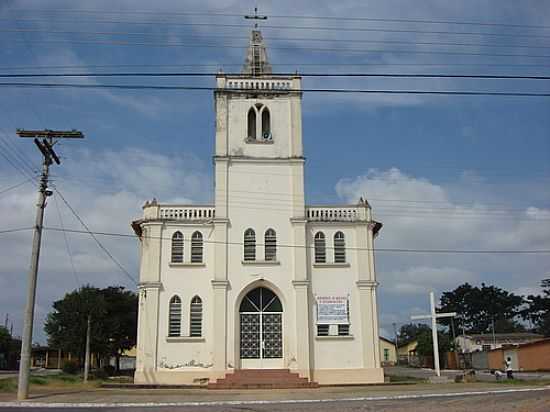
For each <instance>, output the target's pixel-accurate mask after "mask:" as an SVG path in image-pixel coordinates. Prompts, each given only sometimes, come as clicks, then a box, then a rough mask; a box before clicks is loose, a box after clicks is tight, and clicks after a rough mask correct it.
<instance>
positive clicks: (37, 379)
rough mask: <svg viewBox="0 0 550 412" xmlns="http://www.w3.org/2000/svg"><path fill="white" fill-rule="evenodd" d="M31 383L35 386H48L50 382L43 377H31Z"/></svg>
mask: <svg viewBox="0 0 550 412" xmlns="http://www.w3.org/2000/svg"><path fill="white" fill-rule="evenodd" d="M29 382H30V383H32V384H33V385H47V384H48V380H47V379H46V378H43V377H41V376H31V377H30V378H29Z"/></svg>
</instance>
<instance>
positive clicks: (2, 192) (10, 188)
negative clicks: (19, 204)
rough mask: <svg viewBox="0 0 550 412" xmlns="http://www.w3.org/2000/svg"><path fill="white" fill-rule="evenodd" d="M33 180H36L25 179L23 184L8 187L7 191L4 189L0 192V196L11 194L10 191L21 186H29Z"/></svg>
mask: <svg viewBox="0 0 550 412" xmlns="http://www.w3.org/2000/svg"><path fill="white" fill-rule="evenodd" d="M33 180H34V179H33V178H29V179H25V180H23V181H22V182H19V183H17V184H16V185H13V186H10V187H7V188H5V189H2V190H0V195H1V194H4V193H6V192H9V191H10V190H14V189H17V188H18V187H21V186H23V185H25V184H27V183H29V182H31V181H33Z"/></svg>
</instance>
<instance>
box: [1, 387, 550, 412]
mask: <svg viewBox="0 0 550 412" xmlns="http://www.w3.org/2000/svg"><path fill="white" fill-rule="evenodd" d="M52 406H53V405H52ZM52 410H62V411H67V412H76V411H78V412H84V411H98V410H101V411H126V410H128V411H129V410H131V411H143V412H148V411H154V412H160V411H182V412H188V411H197V412H221V411H223V412H233V411H235V412H237V411H238V412H243V411H247V412H265V411H273V412H279V411H280V412H282V411H292V412H302V411H303V412H313V411H315V412H335V411H338V412H348V411H350V412H351V411H354V412H355V411H376V412H380V411H382V412H383V411H405V412H409V411H410V412H412V411H423V412H431V411H445V412H459V411H480V412H485V411H495V412H496V411H498V412H511V411H514V412H517V411H526V412H527V411H528V412H547V411H549V410H550V391H541V392H515V393H506V394H491V395H469V396H458V397H433V398H428V399H403V400H378V401H377V400H367V401H364V400H363V401H345V400H339V401H328V402H327V401H324V402H310V403H287V402H284V403H274V402H270V403H266V404H251V403H241V404H236V405H227V404H221V405H210V406H200V405H188V406H176V405H166V406H159V407H155V406H135V407H132V406H122V407H114V406H106V407H101V408H98V407H93V408H78V407H76V408H74V407H68V408H62V409H61V408H57V407H55V408H51V407H49V408H44V407H32V406H28V407H18V408H6V407H0V411H10V412H13V411H29V412H30V411H32V412H51V411H52Z"/></svg>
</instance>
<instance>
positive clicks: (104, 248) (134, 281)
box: [54, 187, 138, 285]
mask: <svg viewBox="0 0 550 412" xmlns="http://www.w3.org/2000/svg"><path fill="white" fill-rule="evenodd" d="M54 190H55V192H56V193H57V194H58V195H59V197H60V198H61V200H62V201H63V203H65V206H67V208H68V209H69V210H70V211H71V213H72V214H73V215H74V216H75V217H76V219H77V220H78V221H79V222H80V224H81V225H82V226H83V227H84V228H85V229H86V231H85V232H83V231H80V233H88V234H89V235H90V236H92V238H93V239H94V241H95V242H96V243H97V245H98V246H99V247H100V248H101V250H103V251H104V252H105V254H106V255H107V256H108V257H109V259H111V261H113V262H114V263H115V265H116V266H117V267H118V268H119V269H120V270H121V272H122V273H123V274H124V275H125V276H126V277H127V278H128V279H130V280H131V281H132V282H133V283H134V284H136V285H137V283H138V282H137V281H136V279H135V278H134V277H133V276H132V275H131V274H130V273H129V272H128V271H127V270H126V269H125V268H124V266H122V264H121V263H120V262H119V261H118V260H117V259H116V258H115V257H114V256H113V255H112V254H111V252H109V250H108V249H107V248H106V247H105V246H103V244H102V243H101V242H100V241H99V239H98V238H97V237H96V236H95V232H92V231H91V230H90V228H89V227H88V225H86V223H84V221H83V220H82V218H81V217H80V216H79V215H78V213H76V211H75V210H74V209H73V208H72V206H71V205H70V204H69V202H68V201H67V200H66V199H65V197H63V195H62V194H61V192H60V191H59V189H57V188H56V187H54ZM63 230H65V231H67V232H69V230H68V229H63Z"/></svg>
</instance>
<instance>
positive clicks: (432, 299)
mask: <svg viewBox="0 0 550 412" xmlns="http://www.w3.org/2000/svg"><path fill="white" fill-rule="evenodd" d="M430 312H431V313H430V314H429V315H417V316H411V319H412V320H419V319H431V320H432V340H433V344H434V367H435V373H436V375H437V376H441V371H440V370H439V343H438V341H437V319H439V318H452V317H454V316H456V312H449V313H436V312H435V297H434V293H433V292H430Z"/></svg>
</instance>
